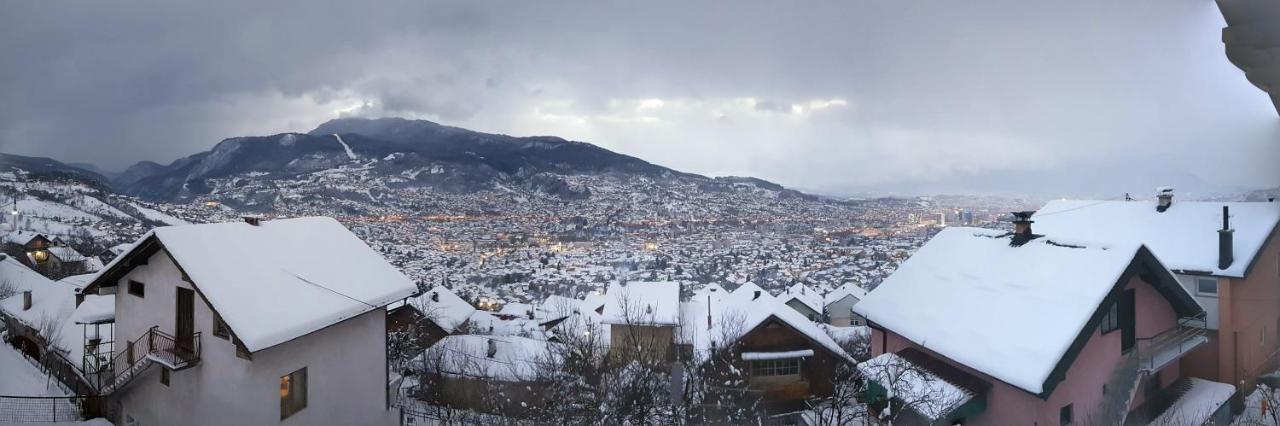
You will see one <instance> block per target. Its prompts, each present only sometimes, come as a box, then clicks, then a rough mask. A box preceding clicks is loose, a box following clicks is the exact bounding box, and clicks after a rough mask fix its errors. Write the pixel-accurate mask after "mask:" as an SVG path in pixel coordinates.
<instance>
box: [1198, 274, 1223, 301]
mask: <svg viewBox="0 0 1280 426" xmlns="http://www.w3.org/2000/svg"><path fill="white" fill-rule="evenodd" d="M1196 294H1198V295H1201V296H1212V297H1218V279H1216V278H1196Z"/></svg>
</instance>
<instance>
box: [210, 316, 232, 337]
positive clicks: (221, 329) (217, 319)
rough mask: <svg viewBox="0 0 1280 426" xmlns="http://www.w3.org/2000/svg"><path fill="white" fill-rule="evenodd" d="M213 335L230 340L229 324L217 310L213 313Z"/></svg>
mask: <svg viewBox="0 0 1280 426" xmlns="http://www.w3.org/2000/svg"><path fill="white" fill-rule="evenodd" d="M213 337H219V338H222V339H224V340H231V326H229V325H227V322H226V321H223V320H222V315H218V313H217V312H214V313H213Z"/></svg>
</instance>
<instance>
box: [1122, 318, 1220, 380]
mask: <svg viewBox="0 0 1280 426" xmlns="http://www.w3.org/2000/svg"><path fill="white" fill-rule="evenodd" d="M1208 342H1209V337H1208V336H1206V335H1205V314H1204V313H1203V312H1201V313H1200V314H1199V315H1196V316H1190V317H1183V318H1179V319H1178V325H1177V326H1175V327H1173V328H1170V329H1168V330H1166V331H1164V332H1162V333H1160V334H1157V335H1155V336H1151V337H1148V338H1139V339H1138V340H1137V345H1136V346H1135V351H1134V354H1135V355H1136V356H1137V359H1138V371H1142V372H1155V371H1159V370H1160V369H1161V368H1164V366H1166V365H1169V364H1170V363H1172V362H1174V361H1177V360H1178V359H1179V358H1182V357H1183V356H1185V355H1186V354H1188V353H1190V352H1191V351H1192V350H1194V349H1195V348H1197V347H1199V346H1200V345H1203V344H1205V343H1208Z"/></svg>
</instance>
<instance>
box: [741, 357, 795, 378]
mask: <svg viewBox="0 0 1280 426" xmlns="http://www.w3.org/2000/svg"><path fill="white" fill-rule="evenodd" d="M802 361H803V358H798V357H797V358H779V359H759V360H752V361H751V365H750V371H751V377H782V376H797V375H800V372H801V369H802V366H801V364H802Z"/></svg>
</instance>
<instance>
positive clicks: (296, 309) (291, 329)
mask: <svg viewBox="0 0 1280 426" xmlns="http://www.w3.org/2000/svg"><path fill="white" fill-rule="evenodd" d="M414 291H415V286H414V284H413V282H412V281H410V280H409V279H408V278H407V277H405V276H404V275H403V274H401V273H400V271H399V270H397V269H396V268H394V267H392V266H391V265H390V264H388V263H387V262H386V261H385V260H384V259H383V258H382V257H381V256H379V255H378V254H377V253H376V252H374V251H373V250H371V249H370V248H369V247H368V246H366V245H365V244H364V243H363V242H362V241H360V239H359V238H357V237H356V236H355V235H353V234H351V232H350V231H348V230H347V229H346V228H345V227H343V226H342V225H341V224H339V223H338V222H337V221H335V220H333V219H331V218H324V217H308V218H296V219H281V220H271V221H267V220H263V219H260V218H246V220H245V222H243V223H242V222H233V223H217V224H204V225H184V226H170V227H161V228H156V229H155V230H153V231H151V232H149V233H147V234H146V235H144V236H143V237H142V238H140V239H139V240H138V241H137V242H135V243H134V244H133V245H132V246H131V247H130V248H129V249H128V250H127V251H125V252H124V254H123V255H121V256H120V257H118V258H116V259H115V260H114V261H112V262H111V264H109V265H108V266H107V267H106V269H105V270H104V271H103V272H102V273H101V274H99V275H98V276H97V278H95V279H94V280H93V281H92V282H90V283H89V285H88V287H86V289H85V292H86V293H90V294H94V293H97V294H115V295H116V298H115V314H116V315H115V321H116V333H117V335H118V336H120V342H117V343H116V344H115V349H116V352H115V355H114V357H113V361H112V362H111V363H109V364H108V365H107V370H106V371H104V372H103V373H106V374H108V376H109V377H108V378H107V379H106V380H104V381H103V383H102V386H101V389H100V391H101V393H103V394H106V395H109V396H110V397H111V398H112V399H113V400H114V401H115V404H116V405H117V407H118V409H119V412H120V416H121V419H122V423H123V424H128V425H134V424H140V425H158V424H168V423H171V422H172V421H173V420H174V419H182V422H183V424H190V425H200V424H210V425H213V424H226V423H227V422H233V423H237V424H275V423H282V424H307V425H325V424H333V425H348V424H392V423H394V421H395V417H396V416H395V413H394V412H393V411H390V395H389V389H388V371H387V369H388V364H387V346H386V339H387V333H386V309H385V307H386V306H387V305H388V304H389V303H392V302H393V301H396V300H400V299H404V298H406V297H408V296H410V295H411V294H413V293H414Z"/></svg>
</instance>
